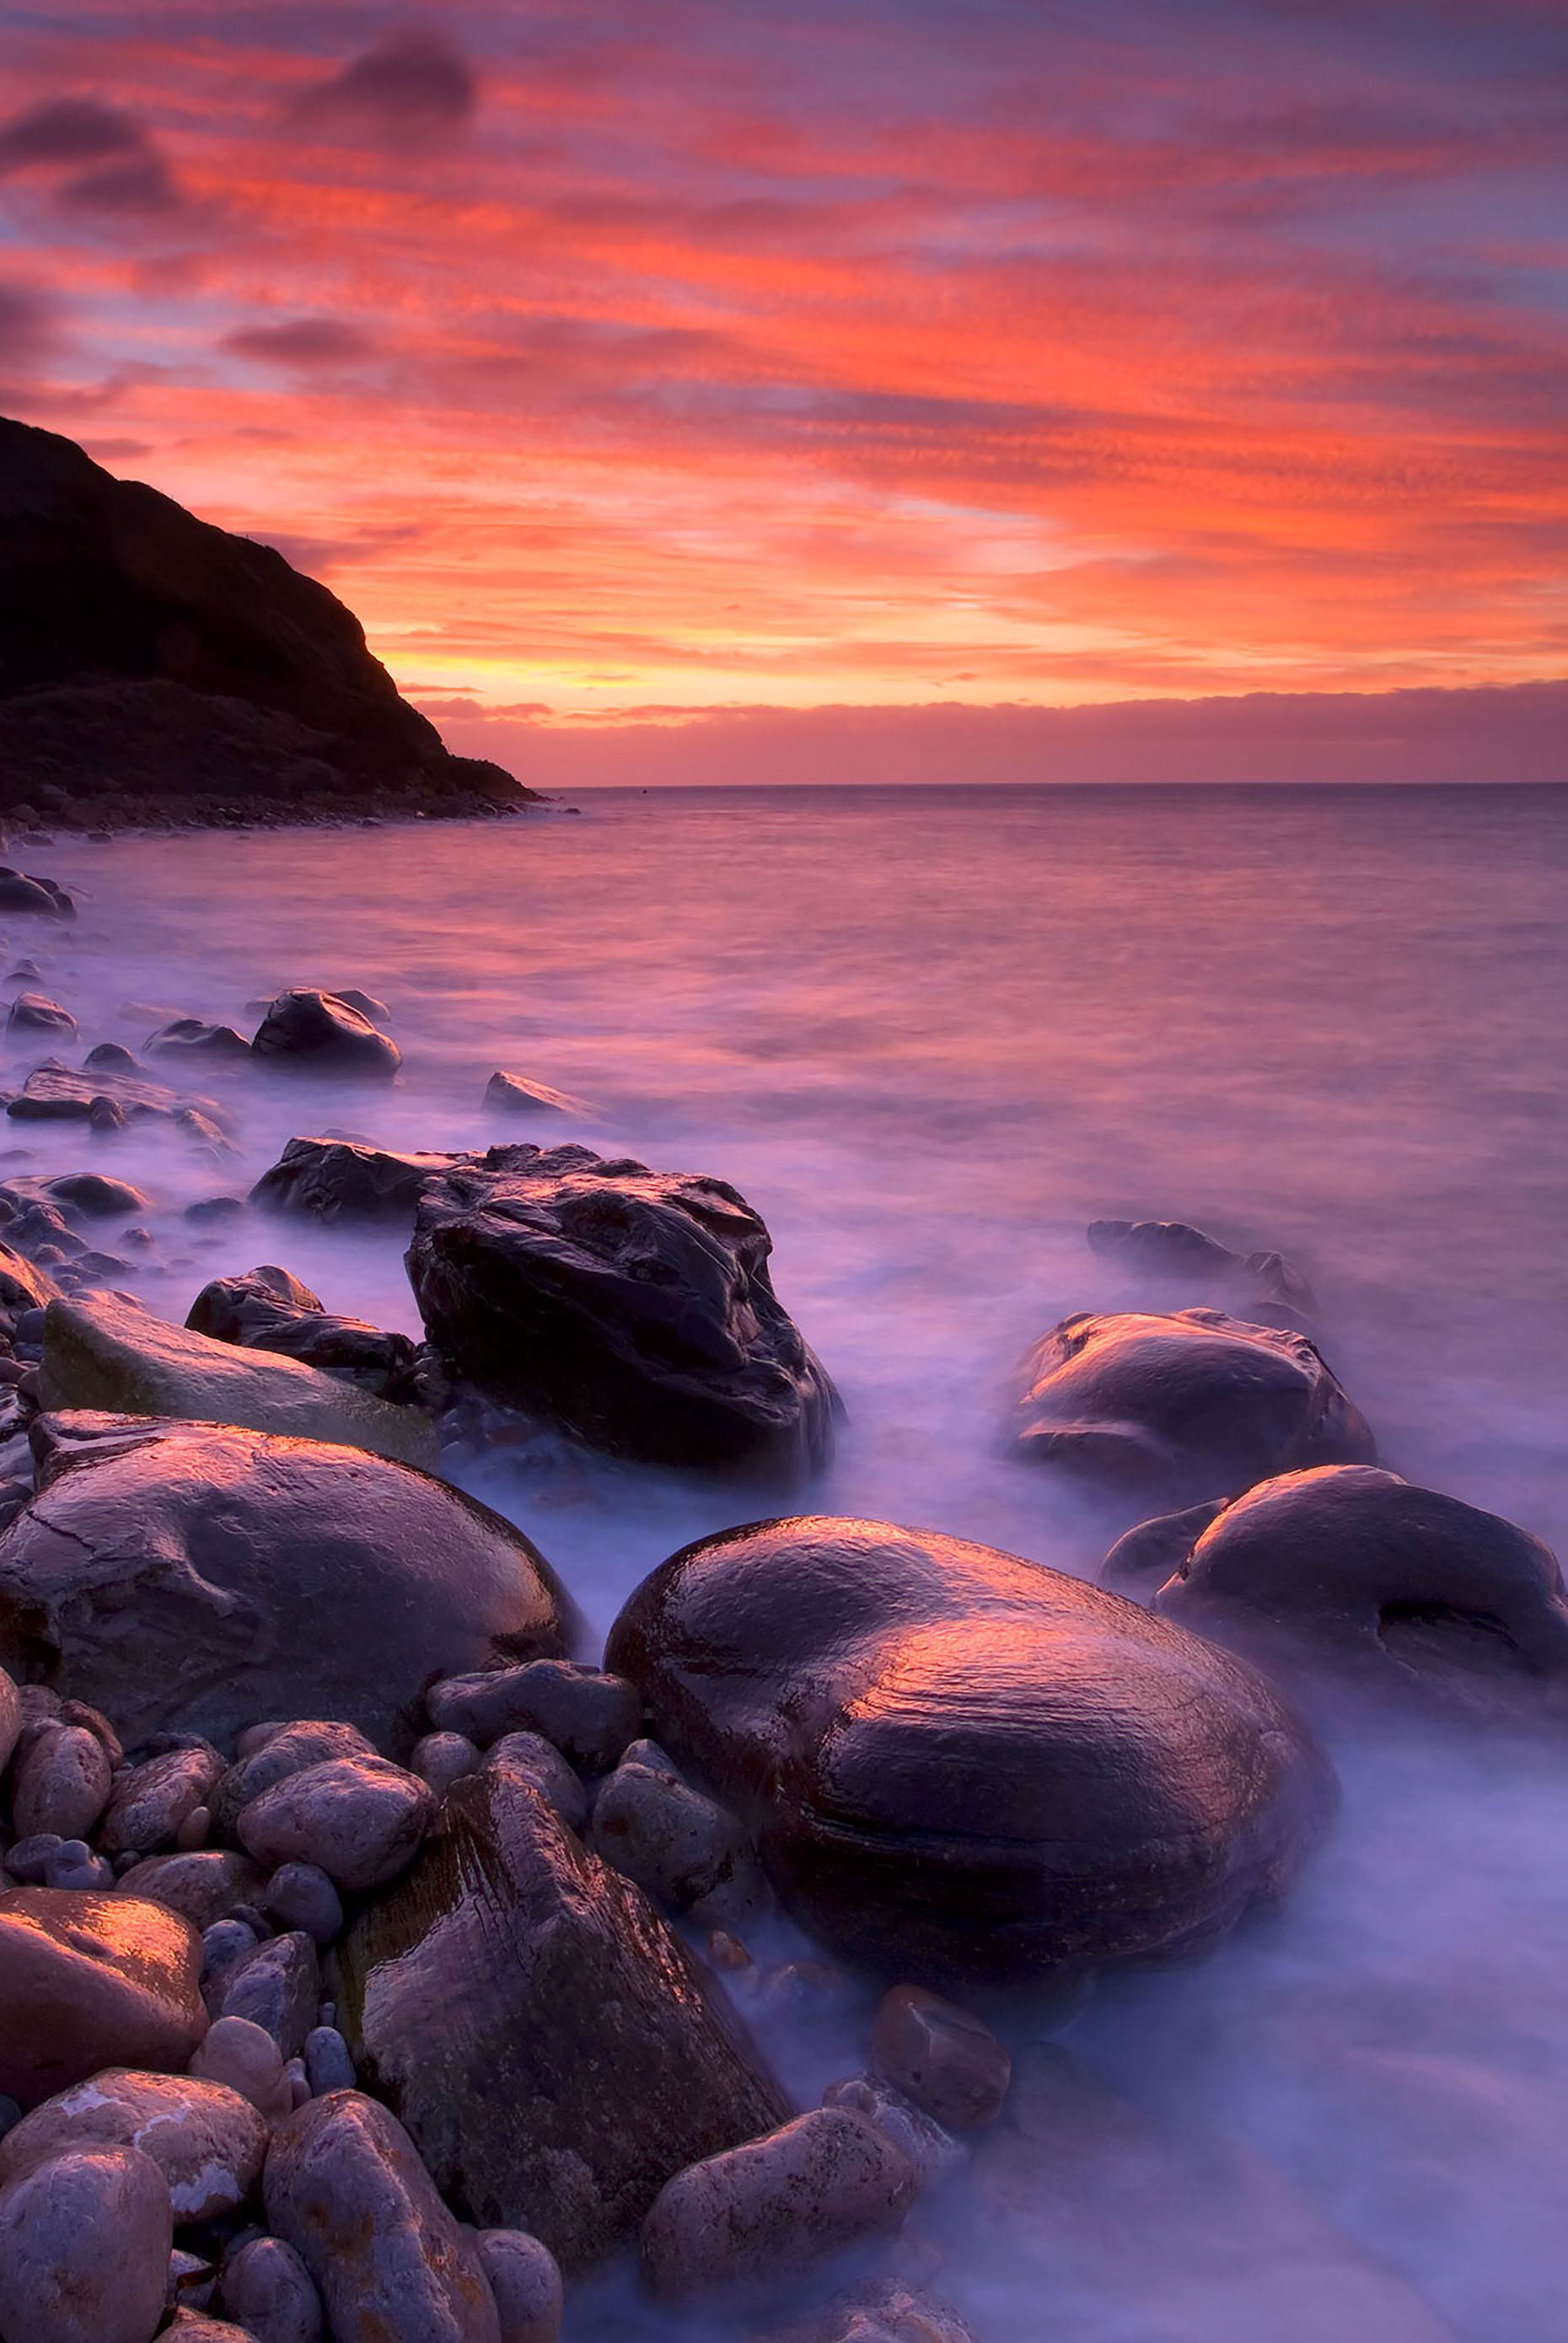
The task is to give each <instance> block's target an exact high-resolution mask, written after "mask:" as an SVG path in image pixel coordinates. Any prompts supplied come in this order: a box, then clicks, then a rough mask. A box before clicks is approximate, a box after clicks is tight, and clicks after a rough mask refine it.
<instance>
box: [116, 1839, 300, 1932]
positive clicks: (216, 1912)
mask: <svg viewBox="0 0 1568 2343" xmlns="http://www.w3.org/2000/svg"><path fill="white" fill-rule="evenodd" d="M265 1885H266V1875H265V1873H263V1872H262V1871H261V1870H260V1869H259V1868H258V1866H257V1865H256V1864H254V1863H252V1861H251V1860H250V1857H249V1856H248V1855H237V1854H234V1853H231V1852H229V1851H227V1850H226V1849H222V1848H218V1847H204V1848H202V1849H201V1850H200V1851H199V1852H197V1853H195V1854H185V1855H150V1856H149V1857H148V1858H147V1859H146V1862H143V1863H138V1864H137V1865H136V1879H135V1885H134V1886H132V1887H128V1888H126V1890H124V1891H123V1892H124V1893H126V1894H127V1895H135V1896H139V1897H141V1898H142V1899H143V1901H144V1902H146V1903H149V1904H161V1905H162V1906H163V1907H164V1909H165V1910H166V1911H167V1912H177V1913H178V1914H179V1916H180V1917H181V1918H182V1919H185V1920H188V1921H189V1922H190V1924H191V1926H192V1927H194V1928H196V1929H198V1930H205V1929H207V1928H210V1927H212V1926H214V1925H215V1924H216V1922H217V1921H219V1920H223V1919H226V1917H227V1916H228V1915H229V1914H230V1913H231V1912H232V1911H233V1910H234V1908H235V1906H236V1905H237V1904H249V1903H253V1902H254V1901H255V1899H256V1896H259V1895H260V1894H261V1892H262V1889H263V1888H264V1886H265Z"/></svg>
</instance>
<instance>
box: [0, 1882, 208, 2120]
mask: <svg viewBox="0 0 1568 2343" xmlns="http://www.w3.org/2000/svg"><path fill="white" fill-rule="evenodd" d="M200 1975H201V1938H200V1937H199V1936H197V1935H196V1930H195V1929H194V1928H193V1927H192V1926H190V1923H189V1922H188V1921H186V1920H181V1919H179V1918H178V1917H177V1916H176V1915H175V1914H174V1913H173V1912H166V1911H165V1910H164V1908H163V1906H161V1905H157V1904H148V1903H145V1902H143V1901H141V1900H140V1899H139V1898H137V1897H136V1896H103V1895H95V1894H92V1893H78V1892H76V1891H74V1890H71V1889H67V1888H55V1887H10V1888H6V1889H5V1890H4V1891H3V1892H0V2012H4V2015H5V2025H4V2026H3V2027H0V2092H4V2093H5V2097H7V2098H12V2099H15V2101H16V2102H17V2104H18V2106H20V2107H37V2106H38V2105H39V2103H40V2102H41V2101H42V2100H44V2099H48V2098H53V2097H54V2096H55V2092H56V2091H63V2090H65V2089H67V2088H68V2087H70V2086H71V2085H72V2084H73V2083H83V2082H85V2081H87V2080H88V2078H89V2077H91V2076H94V2075H96V2074H99V2073H101V2072H102V2070H103V2069H104V2068H105V2067H106V2066H133V2067H145V2068H147V2069H149V2070H151V2071H152V2072H154V2073H156V2074H169V2073H177V2072H178V2071H179V2070H180V2069H182V2068H183V2067H184V2066H185V2065H186V2061H187V2060H188V2059H189V2057H190V2056H191V2053H192V2051H193V2050H195V2048H196V2045H197V2044H198V2043H199V2042H200V2040H201V2038H202V2036H203V2035H204V2034H205V2033H206V2026H207V2017H206V2009H205V2007H204V2006H203V2004H202V1998H201V1994H200V1991H199V1990H198V1980H199V1978H200Z"/></svg>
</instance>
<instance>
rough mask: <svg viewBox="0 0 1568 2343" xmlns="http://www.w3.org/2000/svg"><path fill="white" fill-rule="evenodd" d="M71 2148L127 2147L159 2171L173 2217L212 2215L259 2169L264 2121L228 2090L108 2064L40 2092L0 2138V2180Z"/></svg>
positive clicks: (235, 2202)
mask: <svg viewBox="0 0 1568 2343" xmlns="http://www.w3.org/2000/svg"><path fill="white" fill-rule="evenodd" d="M79 2147H136V2148H140V2150H141V2151H142V2154H143V2155H144V2156H150V2157H152V2160H153V2162H154V2163H155V2164H156V2166H157V2167H158V2170H159V2171H160V2172H161V2173H162V2174H163V2176H164V2180H165V2182H166V2186H167V2188H168V2193H169V2203H170V2204H171V2205H172V2207H174V2214H175V2218H176V2222H178V2223H180V2224H181V2225H184V2224H186V2223H188V2222H194V2221H212V2220H216V2219H217V2218H218V2217H220V2216H221V2215H223V2214H226V2213H232V2212H235V2211H236V2210H237V2208H238V2207H240V2206H241V2205H243V2204H244V2202H245V2200H246V2197H248V2196H249V2195H250V2192H251V2190H252V2189H253V2188H254V2187H256V2182H257V2181H258V2180H259V2179H260V2177H261V2167H262V2160H263V2158H264V2157H265V2156H266V2124H265V2123H264V2122H263V2120H262V2118H261V2117H260V2115H259V2114H258V2113H257V2111H256V2108H255V2107H253V2106H252V2105H251V2104H250V2102H249V2100H248V2099H246V2098H243V2097H241V2096H240V2095H239V2093H238V2092H236V2091H234V2090H230V2089H228V2088H226V2087H222V2086H220V2085H218V2084H216V2083H210V2082H206V2081H205V2080H202V2079H200V2078H199V2077H193V2076H190V2075H146V2074H136V2073H134V2072H131V2071H129V2070H128V2069H126V2068H124V2067H111V2068H109V2069H107V2070H106V2072H105V2073H103V2074H101V2075H95V2076H94V2077H92V2079H91V2081H90V2082H85V2083H77V2084H76V2085H75V2086H74V2087H73V2088H72V2089H70V2090H68V2091H62V2092H60V2093H59V2094H58V2095H57V2097H55V2098H52V2099H45V2102H44V2104H43V2106H42V2107H35V2108H34V2110H33V2112H32V2114H31V2115H30V2116H25V2117H23V2119H22V2121H21V2122H20V2123H19V2124H18V2125H17V2127H16V2128H15V2131H13V2132H12V2133H11V2134H10V2135H9V2137H7V2138H6V2139H5V2140H4V2141H0V2188H4V2187H5V2185H6V2183H7V2182H9V2181H11V2180H13V2179H15V2177H16V2176H17V2175H18V2174H20V2173H22V2172H25V2171H31V2170H32V2168H33V2167H34V2166H35V2165H36V2164H43V2163H46V2162H48V2161H49V2159H50V2158H51V2157H56V2156H61V2155H64V2154H65V2152H66V2151H67V2150H68V2149H75V2148H79Z"/></svg>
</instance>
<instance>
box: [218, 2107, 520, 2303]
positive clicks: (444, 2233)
mask: <svg viewBox="0 0 1568 2343" xmlns="http://www.w3.org/2000/svg"><path fill="white" fill-rule="evenodd" d="M264 2186H265V2191H266V2217H267V2222H268V2226H269V2227H270V2228H271V2229H272V2230H273V2232H274V2233H275V2235H276V2236H278V2237H282V2238H283V2239H284V2241H285V2242H286V2244H288V2245H290V2246H292V2247H294V2249H295V2251H296V2252H297V2254H298V2255H299V2257H300V2258H301V2260H302V2261H303V2262H304V2263H305V2266H306V2268H307V2269H308V2271H309V2272H310V2275H311V2278H313V2280H314V2281H315V2284H316V2287H317V2291H318V2293H319V2295H320V2297H321V2300H322V2303H323V2305H324V2307H325V2309H326V2312H327V2325H328V2327H329V2329H330V2331H331V2334H332V2338H333V2343H500V2326H499V2322H498V2318H497V2314H496V2306H495V2303H494V2300H493V2298H492V2297H491V2294H490V2289H489V2287H488V2285H487V2282H486V2279H485V2276H484V2273H483V2271H482V2269H481V2268H480V2266H479V2258H478V2250H477V2245H476V2244H475V2242H474V2240H473V2239H472V2237H470V2236H469V2234H468V2233H467V2232H466V2231H464V2230H463V2229H460V2228H459V2227H458V2226H457V2222H456V2221H455V2220H454V2219H453V2217H452V2216H451V2214H450V2213H449V2212H448V2211H447V2207H445V2205H443V2204H442V2202H441V2199H440V2197H438V2196H437V2193H436V2189H435V2187H433V2186H432V2183H431V2180H430V2177H429V2175H428V2174H427V2172H426V2170H425V2167H424V2166H423V2165H422V2164H421V2163H420V2161H419V2157H418V2155H417V2151H416V2149H415V2147H414V2144H413V2142H412V2141H411V2140H410V2139H409V2137H408V2136H407V2133H406V2132H405V2131H404V2130H403V2128H402V2127H401V2126H400V2125H399V2124H398V2123H397V2122H396V2121H395V2120H394V2118H393V2117H392V2116H390V2115H389V2114H388V2113H387V2109H386V2108H385V2107H378V2106H377V2104H376V2102H375V2101H374V2100H372V2099H367V2098H362V2097H359V2095H358V2094H357V2092H353V2091H335V2092H333V2093H332V2094H331V2095H330V2096H329V2097H327V2098H325V2099H312V2100H311V2101H310V2102H309V2104H308V2105H307V2106H306V2107H301V2108H300V2110H299V2112H298V2113H297V2115H295V2116H293V2117H290V2119H289V2120H288V2121H287V2122H286V2123H285V2124H283V2125H281V2126H280V2127H279V2128H278V2130H277V2131H276V2133H275V2135H274V2137H273V2144H272V2151H271V2154H270V2155H269V2156H268V2157H267V2161H266V2179H265V2183H264Z"/></svg>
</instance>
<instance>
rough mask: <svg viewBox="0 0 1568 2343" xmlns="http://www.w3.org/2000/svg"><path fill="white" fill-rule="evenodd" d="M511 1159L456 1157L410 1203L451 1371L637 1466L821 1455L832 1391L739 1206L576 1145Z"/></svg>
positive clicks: (728, 1191)
mask: <svg viewBox="0 0 1568 2343" xmlns="http://www.w3.org/2000/svg"><path fill="white" fill-rule="evenodd" d="M513 1152H514V1155H515V1158H516V1159H517V1160H515V1161H512V1162H510V1163H508V1164H506V1165H504V1166H502V1165H498V1164H495V1163H488V1162H487V1163H486V1164H468V1165H455V1166H454V1167H453V1168H452V1169H451V1170H450V1171H449V1172H446V1173H445V1174H444V1175H442V1176H440V1177H438V1178H437V1179H434V1180H431V1181H429V1182H427V1184H426V1186H425V1188H424V1190H423V1192H422V1194H421V1196H420V1200H419V1205H418V1211H417V1217H416V1220H415V1225H414V1242H413V1243H412V1245H411V1246H410V1248H409V1252H408V1275H409V1279H410V1282H412V1284H413V1288H414V1294H415V1299H416V1300H417V1302H418V1304H419V1311H420V1315H421V1316H422V1317H423V1319H424V1321H425V1325H426V1328H427V1332H428V1333H429V1335H430V1338H431V1341H432V1342H433V1343H434V1344H435V1345H436V1347H437V1350H438V1351H439V1352H440V1353H441V1354H442V1355H443V1357H444V1358H445V1359H446V1360H447V1362H448V1363H449V1364H450V1366H451V1369H452V1371H453V1373H455V1374H456V1375H457V1377H459V1378H460V1379H461V1380H462V1381H464V1382H466V1383H471V1384H473V1385H475V1386H476V1387H477V1389H478V1390H480V1391H482V1392H485V1393H487V1394H488V1395H489V1396H490V1397H492V1398H494V1399H497V1400H498V1401H500V1402H502V1403H504V1404H507V1405H510V1406H515V1407H518V1408H521V1409H523V1410H525V1411H526V1412H527V1413H529V1414H531V1415H537V1416H539V1417H542V1418H544V1419H545V1420H546V1421H548V1422H549V1423H556V1424H558V1425H559V1426H561V1427H562V1429H564V1430H565V1431H567V1432H569V1433H572V1434H573V1435H574V1436H575V1437H577V1438H578V1439H579V1440H582V1441H584V1442H586V1443H588V1446H590V1447H595V1448H601V1449H605V1450H608V1452H609V1453H611V1454H614V1455H626V1456H633V1457H638V1458H640V1459H642V1460H643V1461H645V1462H647V1463H662V1464H675V1465H724V1464H750V1465H760V1466H763V1467H765V1468H770V1469H773V1470H777V1471H782V1472H784V1473H801V1472H805V1471H807V1470H809V1469H811V1468H813V1467H816V1466H819V1465H823V1464H826V1463H828V1462H829V1459H830V1457H831V1455H832V1452H833V1418H834V1413H835V1409H836V1406H837V1400H836V1394H835V1393H834V1390H833V1386H832V1384H831V1383H829V1380H828V1378H827V1376H826V1374H825V1373H823V1371H822V1369H821V1367H820V1366H819V1364H818V1363H817V1361H816V1359H815V1358H813V1356H812V1354H811V1353H810V1352H809V1350H808V1349H807V1347H806V1345H805V1343H804V1342H802V1341H801V1339H800V1335H799V1332H798V1331H797V1329H796V1327H795V1325H794V1323H793V1322H792V1321H791V1320H790V1318H789V1316H788V1314H787V1313H786V1312H785V1311H784V1310H783V1308H782V1307H781V1306H780V1304H779V1301H778V1299H777V1297H776V1296H775V1294H774V1292H773V1287H772V1282H771V1279H770V1277H769V1269H768V1257H769V1252H771V1250H772V1242H771V1239H770V1238H769V1234H768V1232H767V1230H766V1228H765V1227H764V1226H763V1224H762V1222H761V1221H760V1220H759V1217H758V1215H757V1214H756V1213H755V1212H753V1211H752V1210H751V1208H750V1206H749V1204H748V1203H747V1202H746V1201H745V1199H744V1198H743V1197H742V1196H740V1195H739V1194H738V1193H737V1192H736V1191H735V1190H734V1189H733V1188H731V1187H729V1186H728V1185H727V1184H726V1183H725V1182H723V1181H719V1180H707V1179H700V1178H697V1177H695V1176H692V1175H689V1174H684V1173H674V1174H660V1173H656V1172H649V1171H648V1169H647V1167H646V1166H645V1165H643V1164H641V1163H634V1162H630V1161H617V1162H608V1161H605V1160H604V1159H603V1158H602V1157H600V1156H598V1155H595V1154H593V1153H592V1152H591V1151H589V1150H588V1148H585V1147H558V1148H553V1149H551V1150H550V1151H548V1152H544V1151H539V1150H537V1149H535V1150H531V1151H528V1154H527V1155H525V1152H524V1151H521V1150H518V1151H513ZM528 1156H531V1159H532V1160H531V1161H530V1160H528Z"/></svg>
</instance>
